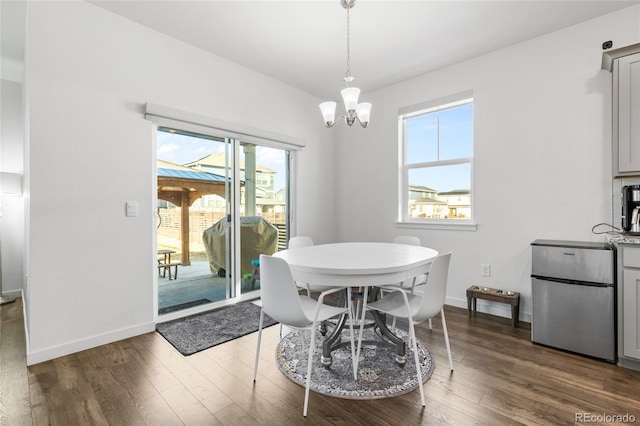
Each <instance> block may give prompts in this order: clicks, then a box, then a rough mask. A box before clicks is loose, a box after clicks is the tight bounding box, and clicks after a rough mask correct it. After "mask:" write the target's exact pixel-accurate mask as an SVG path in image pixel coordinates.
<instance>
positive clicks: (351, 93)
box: [319, 0, 371, 127]
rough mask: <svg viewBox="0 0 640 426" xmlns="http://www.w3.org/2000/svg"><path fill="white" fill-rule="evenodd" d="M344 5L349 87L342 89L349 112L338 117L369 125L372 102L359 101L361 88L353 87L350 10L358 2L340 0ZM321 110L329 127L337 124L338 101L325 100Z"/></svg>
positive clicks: (346, 109) (346, 120)
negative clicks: (345, 10) (345, 11)
mask: <svg viewBox="0 0 640 426" xmlns="http://www.w3.org/2000/svg"><path fill="white" fill-rule="evenodd" d="M340 4H341V5H342V7H344V8H345V9H347V74H346V75H345V77H344V81H346V82H347V87H346V88H345V89H342V91H341V92H340V93H341V94H342V101H343V102H344V109H345V111H346V112H347V113H346V115H342V116H340V117H338V121H339V120H341V119H344V121H345V123H347V124H348V125H349V126H352V125H353V123H355V122H356V120H357V121H358V123H360V125H361V126H362V127H367V125H368V124H369V116H370V115H371V104H370V103H369V102H362V103H358V98H359V97H360V89H358V88H357V87H351V82H352V81H353V76H352V75H351V45H350V42H351V30H350V28H349V24H350V22H349V10H350V9H351V8H352V7H353V6H354V5H355V4H356V0H340ZM319 106H320V111H321V112H322V117H323V118H324V123H325V125H326V126H327V127H333V126H335V125H336V123H337V121H335V116H336V103H335V102H323V103H321V104H320V105H319Z"/></svg>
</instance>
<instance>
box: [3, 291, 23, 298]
mask: <svg viewBox="0 0 640 426" xmlns="http://www.w3.org/2000/svg"><path fill="white" fill-rule="evenodd" d="M2 295H3V296H4V297H22V289H18V290H8V291H7V290H3V291H2Z"/></svg>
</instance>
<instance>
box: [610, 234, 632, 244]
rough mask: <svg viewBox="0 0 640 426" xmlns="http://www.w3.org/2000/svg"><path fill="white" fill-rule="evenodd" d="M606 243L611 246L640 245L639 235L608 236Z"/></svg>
mask: <svg viewBox="0 0 640 426" xmlns="http://www.w3.org/2000/svg"><path fill="white" fill-rule="evenodd" d="M607 241H609V242H610V243H611V244H640V235H622V234H620V235H609V236H607Z"/></svg>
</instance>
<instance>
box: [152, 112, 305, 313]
mask: <svg viewBox="0 0 640 426" xmlns="http://www.w3.org/2000/svg"><path fill="white" fill-rule="evenodd" d="M145 118H146V119H147V120H150V121H152V122H153V126H152V127H153V129H152V130H153V142H154V150H153V152H154V158H153V160H152V161H153V167H152V173H153V177H152V178H153V191H154V193H157V189H158V188H157V179H156V178H155V176H156V175H157V169H156V167H157V166H156V158H157V152H156V150H157V148H156V147H157V141H156V138H157V136H156V133H157V131H158V127H159V126H161V127H169V128H175V129H180V130H184V131H188V132H193V133H196V134H202V135H208V136H212V137H215V138H221V139H225V165H226V170H227V171H226V172H225V175H227V173H229V170H230V171H231V172H232V173H233V176H231V177H232V179H231V184H230V183H229V179H228V178H229V177H230V176H226V177H227V179H226V183H225V198H226V199H227V200H228V201H229V203H228V206H229V205H230V206H231V211H230V212H229V211H228V210H227V221H228V223H229V225H230V226H231V228H232V229H233V232H232V235H235V236H240V193H241V192H240V146H241V144H242V143H251V144H255V145H256V146H265V147H269V148H275V149H281V150H284V151H285V152H286V153H288V154H287V160H288V166H287V169H286V170H287V173H286V185H287V197H286V198H287V201H286V202H287V220H286V224H287V235H292V234H291V229H292V228H295V227H296V226H295V225H294V221H295V213H294V212H295V211H296V208H295V203H294V200H295V184H294V182H295V179H293V178H292V177H293V176H295V161H294V159H295V154H294V153H295V151H298V150H301V149H303V148H304V146H305V145H304V143H302V142H301V141H299V140H297V139H294V138H291V137H288V136H285V135H278V134H274V133H270V132H267V131H262V130H260V129H254V128H249V127H247V126H243V125H238V124H234V123H226V122H221V121H219V120H215V119H212V118H209V117H205V116H200V115H197V114H192V113H188V112H184V111H180V110H175V109H172V108H168V107H163V106H160V105H156V104H146V105H145ZM229 154H231V155H229ZM154 199H155V200H156V202H157V197H154ZM154 207H155V208H157V206H154ZM154 211H155V210H154ZM235 239H236V237H234V241H233V242H232V241H231V238H226V244H227V250H226V257H227V259H226V263H227V265H228V266H229V268H230V270H231V271H232V273H231V274H230V275H231V277H232V285H229V281H228V280H227V281H226V283H227V284H226V296H227V298H226V299H225V300H223V301H220V302H214V303H210V304H206V305H202V306H197V307H194V308H190V309H187V310H182V311H176V312H172V313H169V314H165V315H162V316H161V317H160V316H159V315H158V281H157V276H156V275H155V274H154V277H155V278H154V280H155V282H154V291H153V298H154V302H153V309H154V321H156V322H165V321H170V320H172V319H176V318H180V317H183V316H186V315H192V314H194V313H199V312H205V311H208V310H211V309H215V308H218V307H221V306H225V305H230V304H235V303H238V302H239V301H242V300H248V299H253V298H255V293H253V292H249V293H245V294H242V291H241V285H242V279H241V278H242V277H241V276H240V274H239V271H240V244H239V243H238V244H236V243H235ZM237 239H238V240H239V238H237ZM238 242H239V241H238ZM156 246H157V235H156V233H155V232H153V241H152V250H151V252H152V253H155V250H154V249H153V248H154V247H156ZM231 248H233V250H231ZM232 251H233V253H232ZM153 259H154V260H153V261H154V263H155V262H156V260H155V255H154V256H153Z"/></svg>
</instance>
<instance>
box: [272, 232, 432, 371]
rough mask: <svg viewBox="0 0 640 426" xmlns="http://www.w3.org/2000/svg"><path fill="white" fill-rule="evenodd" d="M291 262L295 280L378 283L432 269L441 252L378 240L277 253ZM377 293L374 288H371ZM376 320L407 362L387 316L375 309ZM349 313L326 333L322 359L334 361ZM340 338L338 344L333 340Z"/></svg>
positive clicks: (401, 360) (361, 284) (348, 284)
mask: <svg viewBox="0 0 640 426" xmlns="http://www.w3.org/2000/svg"><path fill="white" fill-rule="evenodd" d="M273 256H275V257H279V258H281V259H284V260H286V261H287V263H288V264H289V268H290V269H291V274H292V276H293V278H294V279H295V280H296V281H299V282H304V283H310V284H318V285H323V286H331V287H345V288H346V287H376V286H381V285H393V284H397V283H401V282H404V281H409V280H413V278H414V277H417V276H419V275H421V274H425V273H428V272H429V268H430V266H431V262H432V261H433V259H434V258H436V257H437V256H438V252H437V251H436V250H434V249H431V248H428V247H422V246H415V245H409V244H396V243H378V242H349V243H332V244H320V245H313V246H308V247H296V248H292V249H287V250H282V251H279V252H277V253H274V254H273ZM369 294H370V295H373V296H375V292H369ZM373 317H374V321H375V324H376V326H377V327H379V328H380V330H381V331H382V333H383V334H384V335H385V336H386V337H387V338H388V339H389V340H391V342H392V344H393V345H395V346H396V347H397V357H396V360H397V361H398V362H399V363H404V362H406V357H405V345H404V342H403V341H402V339H400V338H398V337H397V336H395V334H393V333H392V332H391V331H390V330H389V329H388V328H387V326H386V324H385V322H384V319H382V318H380V316H379V315H376V314H375V312H374V315H373ZM345 321H346V315H343V316H342V318H341V319H340V321H339V323H338V325H337V326H336V328H335V330H334V331H333V332H332V333H331V334H330V335H328V336H326V337H325V340H324V343H323V355H322V363H323V364H324V365H326V366H328V365H331V351H332V350H333V349H335V348H336V347H337V346H338V345H339V344H340V343H339V339H340V334H341V332H342V329H343V327H344V324H345ZM336 341H338V344H335V345H334V343H335V342H336Z"/></svg>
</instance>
